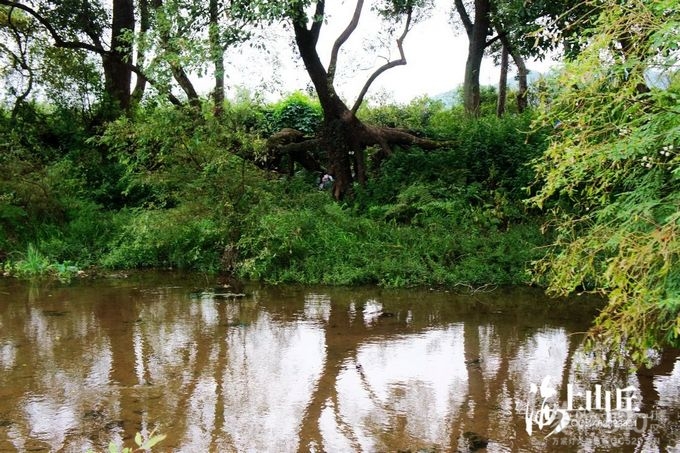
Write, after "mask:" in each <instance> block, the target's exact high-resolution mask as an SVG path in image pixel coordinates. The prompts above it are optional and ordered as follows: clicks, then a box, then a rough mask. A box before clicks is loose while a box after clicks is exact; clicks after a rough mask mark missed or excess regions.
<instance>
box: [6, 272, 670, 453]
mask: <svg viewBox="0 0 680 453" xmlns="http://www.w3.org/2000/svg"><path fill="white" fill-rule="evenodd" d="M118 277H119V278H100V279H86V280H82V281H77V282H75V283H73V284H70V285H63V284H58V283H51V284H36V283H32V284H31V283H26V282H19V281H17V280H12V279H2V280H0V451H2V452H5V451H8V452H13V451H21V452H23V451H32V452H40V451H55V452H56V451H69V452H70V451H74V452H85V451H88V450H91V451H108V450H107V448H108V445H109V443H110V442H113V443H114V444H116V445H126V446H134V440H133V439H134V437H135V434H136V433H138V432H139V433H141V434H142V435H143V436H148V435H149V433H151V432H152V431H153V430H155V432H157V433H163V434H165V435H166V436H167V438H166V439H164V440H163V441H162V442H161V443H160V444H158V446H156V447H155V448H154V449H153V451H182V452H208V451H215V452H232V451H233V452H298V451H300V452H308V451H316V452H321V451H325V452H353V451H357V452H358V451H362V452H407V451H410V452H417V451H420V452H435V451H436V452H449V451H489V452H511V451H522V452H524V451H536V452H542V451H586V452H587V451H591V452H595V451H639V452H646V451H676V450H680V360H678V354H677V351H667V352H665V353H664V354H662V355H661V356H660V357H659V358H658V363H657V365H656V366H655V367H654V368H652V369H650V370H646V369H645V370H640V371H638V372H630V371H628V370H624V369H613V370H612V369H605V368H603V367H602V366H601V365H600V364H599V362H598V360H596V359H597V357H596V356H594V355H592V354H589V353H587V352H585V351H584V350H583V348H582V346H581V340H582V338H583V337H582V332H584V331H585V330H586V329H587V328H588V326H589V324H590V322H591V321H592V319H593V317H594V316H595V315H596V313H597V309H598V306H599V302H598V301H597V300H596V299H593V298H587V297H585V296H582V297H574V298H572V299H569V300H551V299H548V298H546V297H545V296H544V295H543V294H542V292H541V291H540V290H538V289H532V288H512V289H510V288H500V289H496V290H494V291H479V292H476V293H470V292H465V293H454V292H446V291H441V290H430V289H420V290H399V291H396V290H386V289H381V288H374V287H371V288H327V287H298V286H280V287H263V286H260V285H245V286H244V287H243V288H240V287H239V288H218V289H217V290H215V289H214V288H215V287H216V286H217V285H218V284H217V282H214V281H211V280H210V279H208V278H205V277H201V276H197V275H186V274H173V273H139V274H134V275H130V276H123V275H119V276H118ZM124 277H125V278H124ZM227 293H239V296H238V297H233V294H227ZM241 293H242V294H244V295H243V297H241V296H240V294H241Z"/></svg>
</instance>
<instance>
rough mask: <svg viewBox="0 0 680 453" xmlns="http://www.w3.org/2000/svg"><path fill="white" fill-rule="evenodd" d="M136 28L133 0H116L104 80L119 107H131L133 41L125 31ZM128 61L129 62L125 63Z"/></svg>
mask: <svg viewBox="0 0 680 453" xmlns="http://www.w3.org/2000/svg"><path fill="white" fill-rule="evenodd" d="M134 29H135V7H134V3H133V1H132V0H114V2H113V19H112V22H111V55H104V56H103V58H102V64H103V67H104V82H105V88H106V93H107V94H108V95H109V97H110V99H111V100H112V101H113V102H114V103H115V104H117V107H119V108H120V109H122V110H124V111H127V110H128V109H129V108H130V99H131V92H130V85H131V83H132V70H131V68H130V63H131V62H132V43H131V42H130V41H129V40H128V39H125V33H126V32H130V31H134ZM125 62H127V63H128V64H125Z"/></svg>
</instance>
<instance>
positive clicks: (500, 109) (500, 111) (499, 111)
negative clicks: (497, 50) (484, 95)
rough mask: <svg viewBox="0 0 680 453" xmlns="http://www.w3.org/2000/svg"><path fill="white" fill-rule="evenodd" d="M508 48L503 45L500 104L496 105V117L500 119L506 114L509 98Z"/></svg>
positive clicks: (499, 91) (499, 86)
mask: <svg viewBox="0 0 680 453" xmlns="http://www.w3.org/2000/svg"><path fill="white" fill-rule="evenodd" d="M508 66H509V62H508V48H507V47H506V46H505V45H503V46H502V49H501V76H500V79H499V80H498V103H497V104H496V116H498V117H499V118H500V117H501V116H503V115H504V114H505V101H506V99H507V97H508Z"/></svg>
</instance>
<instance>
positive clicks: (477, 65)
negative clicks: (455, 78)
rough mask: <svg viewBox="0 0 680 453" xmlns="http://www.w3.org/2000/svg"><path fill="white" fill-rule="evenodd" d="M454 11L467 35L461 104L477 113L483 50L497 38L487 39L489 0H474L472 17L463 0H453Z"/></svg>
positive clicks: (488, 32) (489, 28)
mask: <svg viewBox="0 0 680 453" xmlns="http://www.w3.org/2000/svg"><path fill="white" fill-rule="evenodd" d="M455 6H456V11H457V12H458V16H459V17H460V20H461V22H462V24H463V28H464V29H465V33H466V34H467V37H468V55H467V61H466V62H465V74H464V76H463V105H464V106H465V111H466V112H468V113H469V114H471V115H475V116H476V115H478V114H479V103H480V94H479V76H480V70H481V67H482V59H483V58H484V51H485V50H486V48H487V47H488V46H489V45H491V44H492V43H493V42H494V41H495V40H496V39H497V38H492V39H487V37H488V36H489V35H490V34H491V31H492V27H491V0H474V18H473V17H472V16H471V15H470V13H469V12H468V10H467V8H466V7H465V4H464V3H463V0H455Z"/></svg>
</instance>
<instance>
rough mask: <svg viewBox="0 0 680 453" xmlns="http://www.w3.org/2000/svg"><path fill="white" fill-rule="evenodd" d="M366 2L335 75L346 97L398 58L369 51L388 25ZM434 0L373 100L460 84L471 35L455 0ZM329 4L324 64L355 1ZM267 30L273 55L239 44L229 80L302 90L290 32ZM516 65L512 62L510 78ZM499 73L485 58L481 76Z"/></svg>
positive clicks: (490, 78)
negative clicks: (458, 23)
mask: <svg viewBox="0 0 680 453" xmlns="http://www.w3.org/2000/svg"><path fill="white" fill-rule="evenodd" d="M368 3H370V2H367V5H365V6H364V13H363V14H362V17H361V21H360V23H359V27H358V28H357V30H356V31H355V33H354V34H353V35H352V36H351V38H350V39H349V40H348V41H347V43H346V44H345V45H344V46H343V48H342V51H341V55H340V60H339V65H341V66H342V67H344V68H345V70H344V71H342V72H339V73H338V75H337V76H336V88H337V89H338V91H339V92H340V94H341V96H343V97H344V98H345V100H348V102H352V101H353V100H354V99H355V98H356V96H357V94H358V93H359V91H360V90H361V87H362V86H363V84H364V82H365V80H366V79H367V78H368V77H369V75H370V74H371V73H372V72H373V70H375V68H376V67H378V66H379V65H381V64H383V63H384V62H385V60H384V59H381V58H380V57H381V56H382V57H384V56H391V58H395V57H398V52H397V50H396V46H394V45H392V49H386V48H385V47H382V48H380V50H376V51H374V52H368V51H367V50H366V49H367V48H369V47H370V46H371V45H372V46H375V45H376V44H377V43H379V39H380V30H384V26H381V24H380V22H379V20H378V19H377V18H376V17H375V15H374V14H373V13H372V11H371V10H370V6H369V5H368ZM434 3H435V5H434V10H433V11H432V12H431V14H430V15H429V17H428V18H426V19H425V20H423V21H421V22H419V23H416V24H415V25H414V26H413V27H412V29H411V31H410V32H409V34H408V36H407V37H406V40H405V42H404V52H405V55H406V60H407V64H406V65H405V66H398V67H395V68H392V69H390V70H388V71H386V72H385V73H383V74H382V75H381V76H380V77H379V78H378V79H377V80H376V82H375V83H374V84H373V85H372V88H371V90H370V91H369V94H368V97H369V99H370V97H371V96H373V97H379V96H380V95H381V94H382V95H383V96H384V95H387V96H389V97H390V98H391V99H392V100H395V101H397V102H408V101H409V100H411V99H413V98H415V97H418V96H422V95H430V96H435V95H438V94H442V93H445V92H447V91H450V90H452V89H454V88H456V87H457V86H459V85H460V84H462V82H463V74H464V70H465V60H466V58H467V46H468V41H467V36H465V34H464V33H463V31H462V29H460V28H459V29H458V30H456V29H455V28H456V27H454V25H452V20H451V9H452V7H453V2H451V1H445V0H435V1H434ZM327 5H328V6H327V23H326V24H325V25H324V27H323V28H322V31H321V35H320V39H319V44H318V46H317V50H318V51H319V53H320V55H321V57H322V61H324V64H326V65H327V62H328V59H329V55H330V49H331V47H332V45H333V42H334V40H335V38H336V37H337V36H338V34H339V33H340V32H341V31H342V30H343V29H344V28H345V27H346V26H347V24H348V23H349V20H350V17H351V14H352V12H353V10H354V6H355V2H354V1H353V0H348V1H339V2H328V3H327ZM456 19H457V17H456ZM400 32H401V29H399V31H398V33H400ZM268 33H269V36H267V37H266V48H267V49H268V50H269V51H270V54H269V55H265V54H263V53H262V52H256V51H254V50H247V49H246V50H244V49H238V50H237V53H236V54H235V55H232V60H231V61H232V64H233V70H232V71H229V72H230V74H231V77H230V79H229V80H228V83H229V84H230V85H231V86H244V87H247V88H249V89H251V90H257V91H263V92H265V93H269V97H270V98H271V97H280V96H281V95H285V94H286V93H289V92H292V91H295V90H297V89H301V90H304V89H305V88H306V87H307V86H308V85H309V77H308V75H307V74H306V72H305V71H304V68H303V67H302V64H301V62H300V59H299V57H298V54H297V51H296V50H295V49H294V46H293V38H292V32H291V31H289V30H288V31H286V30H283V29H281V30H271V31H269V32H268ZM392 43H393V41H392ZM527 65H528V67H529V69H536V70H539V71H545V70H546V69H547V68H548V67H549V65H550V63H545V62H543V63H541V62H528V63H527ZM513 69H514V68H513V67H512V65H511V69H510V70H511V75H510V77H512V71H513ZM498 77H499V70H498V68H497V67H495V65H494V64H493V62H492V61H491V60H490V59H488V58H487V59H485V61H484V63H483V66H482V70H481V78H480V82H481V83H482V85H496V84H497V83H498Z"/></svg>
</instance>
